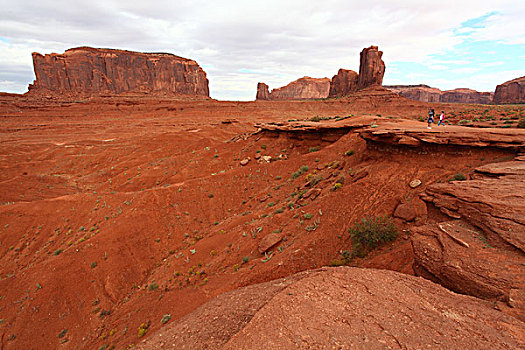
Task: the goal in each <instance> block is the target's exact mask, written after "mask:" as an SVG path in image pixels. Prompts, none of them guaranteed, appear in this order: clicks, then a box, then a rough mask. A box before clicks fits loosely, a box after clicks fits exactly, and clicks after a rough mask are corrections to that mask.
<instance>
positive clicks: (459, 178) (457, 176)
mask: <svg viewBox="0 0 525 350" xmlns="http://www.w3.org/2000/svg"><path fill="white" fill-rule="evenodd" d="M466 179H467V178H466V177H465V175H463V174H461V173H458V174H454V176H452V177H451V178H450V179H449V180H448V181H465V180H466Z"/></svg>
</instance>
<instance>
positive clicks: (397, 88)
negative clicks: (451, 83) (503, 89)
mask: <svg viewBox="0 0 525 350" xmlns="http://www.w3.org/2000/svg"><path fill="white" fill-rule="evenodd" d="M384 87H385V88H387V89H388V90H390V91H393V92H396V93H398V94H400V95H401V96H404V97H406V98H408V99H410V100H415V101H422V102H444V103H478V104H490V103H492V97H493V93H492V92H479V91H476V90H472V89H454V90H447V91H441V90H440V89H438V88H433V87H430V86H428V85H423V84H420V85H384Z"/></svg>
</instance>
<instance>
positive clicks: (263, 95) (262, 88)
mask: <svg viewBox="0 0 525 350" xmlns="http://www.w3.org/2000/svg"><path fill="white" fill-rule="evenodd" d="M256 99H257V100H269V99H270V91H269V90H268V85H266V84H265V83H257V97H256Z"/></svg>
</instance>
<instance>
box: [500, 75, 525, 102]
mask: <svg viewBox="0 0 525 350" xmlns="http://www.w3.org/2000/svg"><path fill="white" fill-rule="evenodd" d="M494 103H496V104H504V103H525V76H524V77H521V78H516V79H513V80H509V81H507V82H505V83H503V84H501V85H498V86H496V92H495V93H494Z"/></svg>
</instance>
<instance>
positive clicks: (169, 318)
mask: <svg viewBox="0 0 525 350" xmlns="http://www.w3.org/2000/svg"><path fill="white" fill-rule="evenodd" d="M169 320H171V315H170V314H166V315H164V316H162V319H161V320H160V322H161V323H162V324H166V323H168V322H169Z"/></svg>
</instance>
